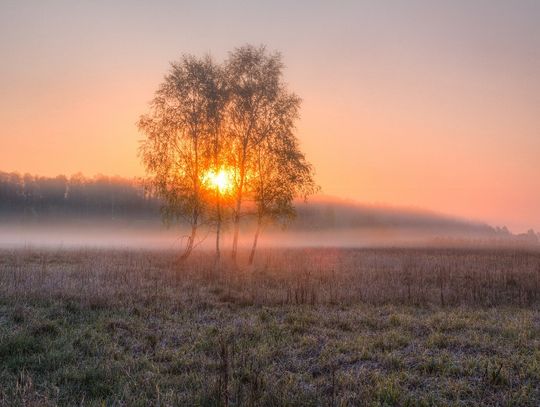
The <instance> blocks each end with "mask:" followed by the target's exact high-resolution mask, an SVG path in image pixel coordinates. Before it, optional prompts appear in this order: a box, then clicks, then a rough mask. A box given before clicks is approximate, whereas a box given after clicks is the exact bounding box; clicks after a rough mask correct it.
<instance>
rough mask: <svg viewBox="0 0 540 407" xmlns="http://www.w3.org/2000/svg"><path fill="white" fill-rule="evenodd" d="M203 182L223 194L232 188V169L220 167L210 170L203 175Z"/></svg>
mask: <svg viewBox="0 0 540 407" xmlns="http://www.w3.org/2000/svg"><path fill="white" fill-rule="evenodd" d="M203 182H204V183H205V184H207V185H208V186H209V187H211V188H213V189H217V190H218V191H219V193H220V194H221V195H225V194H227V193H229V192H231V191H232V189H233V174H232V171H230V170H227V169H226V168H221V169H220V170H219V171H217V172H216V171H214V170H210V171H208V172H207V173H206V174H205V175H204V177H203Z"/></svg>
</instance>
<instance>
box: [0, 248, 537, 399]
mask: <svg viewBox="0 0 540 407" xmlns="http://www.w3.org/2000/svg"><path fill="white" fill-rule="evenodd" d="M240 255H241V256H240V260H239V264H240V266H239V267H234V266H233V264H232V263H231V262H230V261H229V260H228V258H224V259H222V262H221V264H220V266H219V267H217V266H216V265H215V262H214V258H213V256H212V253H209V252H196V253H194V254H193V256H192V257H191V258H189V259H188V260H187V261H184V262H178V260H177V254H176V253H174V252H172V251H166V252H163V251H144V250H133V249H126V250H99V249H60V250H45V249H37V248H24V249H13V250H7V249H3V250H2V251H1V252H0V404H2V405H20V406H32V405H40V406H41V405H64V406H68V405H85V406H87V405H88V406H91V405H119V406H124V405H125V406H133V405H140V406H146V405H163V406H168V405H202V406H214V405H216V406H218V405H219V406H227V405H229V406H239V405H242V406H244V405H247V406H250V405H251V406H255V405H257V406H258V405H263V406H279V405H308V406H309V405H328V406H346V405H355V406H356V405H368V406H371V405H373V406H416V405H418V406H428V405H455V406H464V405H470V406H473V405H479V404H482V405H500V406H537V405H539V404H540V386H539V383H540V308H539V305H540V252H538V251H526V250H517V249H512V250H510V249H508V250H502V249H500V250H488V249H474V250H473V249H390V248H387V249H289V250H285V249H272V250H270V249H266V250H261V251H260V253H259V254H258V256H257V258H256V261H255V264H254V265H253V266H252V267H246V266H243V264H245V263H246V261H245V260H246V259H245V257H246V255H247V254H246V253H244V252H241V253H240Z"/></svg>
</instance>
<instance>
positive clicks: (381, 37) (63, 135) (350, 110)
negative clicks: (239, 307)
mask: <svg viewBox="0 0 540 407" xmlns="http://www.w3.org/2000/svg"><path fill="white" fill-rule="evenodd" d="M245 43H252V44H256V45H257V44H261V43H263V44H266V45H267V46H268V47H269V48H270V49H271V50H279V51H281V52H282V54H283V56H284V59H285V64H286V66H287V69H286V72H285V75H286V80H287V82H288V83H289V84H290V87H291V89H292V90H294V91H295V92H297V93H298V94H299V95H300V96H301V97H302V98H303V100H304V102H303V108H302V119H301V121H300V123H299V125H298V134H299V137H300V139H301V142H302V146H303V148H304V150H305V152H306V154H307V156H308V158H309V159H310V160H311V161H312V163H313V164H314V166H315V168H316V171H317V180H318V182H319V183H320V184H321V186H322V188H323V192H324V193H326V194H329V195H335V196H340V197H343V198H351V199H355V200H358V201H361V202H367V203H385V204H390V205H395V206H412V207H419V208H427V209H432V210H435V211H438V212H443V213H448V214H454V215H458V216H462V217H466V218H472V219H480V220H485V221H488V222H490V223H492V224H495V225H503V224H506V225H508V226H509V227H510V228H511V229H513V230H514V231H522V230H524V229H526V228H527V227H534V228H536V229H540V180H539V178H540V1H537V0H530V1H527V0H519V1H495V0H484V1H473V0H464V1H455V0H453V1H446V2H444V4H443V2H442V1H433V0H426V1H411V0H407V1H405V0H403V1H375V0H373V1H370V2H367V1H358V0H357V1H339V2H337V1H327V2H318V1H266V2H262V1H261V2H256V1H243V2H240V1H215V2H205V1H197V2H191V3H190V2H182V1H161V2H160V1H146V2H142V1H141V2H139V1H129V2H128V1H125V2H121V1H72V0H69V1H45V0H39V1H34V2H32V1H21V0H18V1H9V0H2V1H1V2H0V55H1V58H2V59H1V63H0V170H3V171H18V172H22V173H24V172H30V173H36V174H43V175H57V174H66V175H70V174H73V173H76V172H78V171H82V172H83V173H85V174H87V175H94V174H97V173H104V174H110V175H114V174H118V175H123V176H134V175H142V174H143V170H142V167H141V166H140V164H139V161H138V158H137V156H136V150H137V145H138V140H139V139H140V138H141V135H140V134H138V132H137V129H136V126H135V123H136V121H137V119H138V117H139V115H140V114H141V113H143V112H145V111H146V109H147V103H148V101H149V100H150V99H151V97H152V94H153V92H154V90H155V89H156V87H157V85H158V84H159V82H160V81H161V79H162V77H163V75H164V74H165V73H166V71H167V69H168V64H169V61H171V60H174V59H176V58H177V57H178V56H179V55H180V54H181V53H194V54H197V55H202V54H204V53H211V54H212V55H213V56H214V57H215V58H216V59H219V60H221V59H223V58H224V57H225V56H226V54H227V52H228V51H229V50H231V49H232V48H233V47H235V46H239V45H242V44H245Z"/></svg>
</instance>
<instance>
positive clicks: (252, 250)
mask: <svg viewBox="0 0 540 407" xmlns="http://www.w3.org/2000/svg"><path fill="white" fill-rule="evenodd" d="M261 227H262V221H261V219H260V218H259V221H258V222H257V231H256V232H255V237H254V238H253V245H252V246H251V253H250V254H249V265H252V264H253V259H254V258H255V249H257V241H258V240H259V234H260V232H261Z"/></svg>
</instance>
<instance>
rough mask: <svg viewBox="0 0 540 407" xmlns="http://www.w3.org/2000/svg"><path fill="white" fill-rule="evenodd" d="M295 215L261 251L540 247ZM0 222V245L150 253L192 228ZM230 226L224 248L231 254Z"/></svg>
mask: <svg viewBox="0 0 540 407" xmlns="http://www.w3.org/2000/svg"><path fill="white" fill-rule="evenodd" d="M297 212H298V213H297V218H296V219H295V220H293V221H292V222H291V223H290V224H289V225H287V227H286V228H283V227H281V226H279V225H267V226H266V227H265V229H264V230H263V233H262V235H261V237H260V239H259V246H260V247H351V248H354V247H389V246H390V247H518V246H519V247H531V248H540V243H539V238H538V235H537V234H536V233H534V232H533V231H530V232H529V233H528V234H521V235H515V234H512V233H510V232H509V231H508V230H507V229H506V228H494V227H491V226H489V225H487V224H483V223H475V222H468V221H465V220H460V219H455V218H451V217H448V216H442V215H437V214H434V213H429V212H421V211H411V210H400V209H396V208H385V207H374V206H362V205H357V204H352V203H347V202H336V201H330V200H326V199H320V198H319V199H316V200H314V201H312V202H310V203H307V204H306V203H298V204H297ZM120 215H121V214H118V213H115V216H114V217H112V216H104V215H100V216H95V215H94V216H90V217H85V216H77V217H74V216H63V215H61V214H59V213H55V214H54V215H49V216H38V217H36V216H30V217H29V216H11V217H6V216H4V217H0V247H5V248H6V247H7V248H17V247H25V246H26V247H28V246H29V247H49V248H77V247H96V248H149V249H164V250H181V249H182V247H183V246H184V244H185V242H186V240H187V234H188V230H189V229H188V227H187V226H186V225H181V224H178V225H174V226H171V227H169V228H166V227H165V226H164V225H163V224H162V223H161V220H160V218H159V214H158V213H148V214H145V216H144V217H136V216H120ZM241 232H242V233H241V239H240V245H241V246H242V247H245V248H247V247H250V246H251V244H252V239H253V235H254V225H253V223H252V222H251V221H250V220H249V217H248V218H246V219H245V221H244V223H243V225H242V230H241ZM230 240H231V236H230V229H228V228H225V231H224V234H223V239H222V242H221V244H222V249H223V250H224V251H225V252H226V251H227V250H229V249H230ZM197 245H198V248H199V249H210V250H212V249H214V247H215V232H214V230H213V229H212V228H211V227H209V228H201V230H200V232H199V238H198V241H197Z"/></svg>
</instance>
